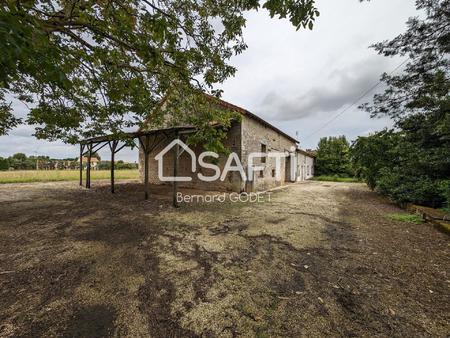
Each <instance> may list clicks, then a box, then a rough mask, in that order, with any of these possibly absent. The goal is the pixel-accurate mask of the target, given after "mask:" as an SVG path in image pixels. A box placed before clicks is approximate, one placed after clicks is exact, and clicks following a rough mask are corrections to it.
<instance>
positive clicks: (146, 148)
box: [143, 135, 149, 200]
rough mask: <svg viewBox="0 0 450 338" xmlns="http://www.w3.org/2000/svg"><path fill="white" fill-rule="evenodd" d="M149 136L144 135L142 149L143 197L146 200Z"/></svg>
mask: <svg viewBox="0 0 450 338" xmlns="http://www.w3.org/2000/svg"><path fill="white" fill-rule="evenodd" d="M148 148H149V136H148V135H145V146H143V149H144V185H145V199H146V200H148V158H149V156H148V155H149V149H148Z"/></svg>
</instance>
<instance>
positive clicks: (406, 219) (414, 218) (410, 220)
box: [386, 214, 423, 224]
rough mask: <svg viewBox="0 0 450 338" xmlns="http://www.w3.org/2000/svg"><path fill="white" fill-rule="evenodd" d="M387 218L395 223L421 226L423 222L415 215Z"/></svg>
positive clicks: (389, 216) (390, 216)
mask: <svg viewBox="0 0 450 338" xmlns="http://www.w3.org/2000/svg"><path fill="white" fill-rule="evenodd" d="M386 217H387V218H389V219H392V220H394V221H400V222H407V223H415V224H420V223H422V222H423V221H422V218H421V217H420V216H417V215H413V214H389V215H387V216H386Z"/></svg>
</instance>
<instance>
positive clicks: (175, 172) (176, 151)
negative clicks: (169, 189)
mask: <svg viewBox="0 0 450 338" xmlns="http://www.w3.org/2000/svg"><path fill="white" fill-rule="evenodd" d="M176 138H177V139H179V138H180V135H179V134H178V132H177V133H176ZM179 154H180V145H179V144H178V143H177V144H175V148H174V153H173V177H174V178H176V177H177V176H178V164H179ZM177 192H178V182H177V181H176V179H174V181H173V206H174V207H175V208H178V207H179V205H178V201H177Z"/></svg>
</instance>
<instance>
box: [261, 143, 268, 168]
mask: <svg viewBox="0 0 450 338" xmlns="http://www.w3.org/2000/svg"><path fill="white" fill-rule="evenodd" d="M261 153H263V154H265V153H267V146H266V145H265V144H263V143H261ZM261 163H266V157H261Z"/></svg>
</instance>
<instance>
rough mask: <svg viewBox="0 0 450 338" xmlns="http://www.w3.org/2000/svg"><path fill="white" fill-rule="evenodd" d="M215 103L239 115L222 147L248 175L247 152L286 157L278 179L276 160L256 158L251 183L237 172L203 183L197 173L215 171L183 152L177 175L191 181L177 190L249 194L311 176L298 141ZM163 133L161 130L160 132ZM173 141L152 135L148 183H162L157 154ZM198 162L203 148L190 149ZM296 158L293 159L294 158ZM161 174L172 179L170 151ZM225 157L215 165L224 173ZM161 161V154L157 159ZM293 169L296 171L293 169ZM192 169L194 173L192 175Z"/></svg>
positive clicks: (245, 113) (309, 159)
mask: <svg viewBox="0 0 450 338" xmlns="http://www.w3.org/2000/svg"><path fill="white" fill-rule="evenodd" d="M211 99H212V100H214V103H215V104H217V105H219V106H220V107H221V108H223V109H227V110H231V111H235V112H238V113H240V114H241V116H242V118H241V120H240V121H234V122H233V123H232V126H231V128H230V129H229V130H228V131H227V137H226V138H225V140H224V141H223V143H224V145H225V146H226V147H227V148H228V149H229V150H230V151H231V152H234V153H236V154H237V156H238V157H239V159H240V161H241V163H242V166H243V168H244V170H245V172H247V168H248V165H249V163H248V155H249V154H250V153H269V152H283V153H285V154H289V155H290V156H287V157H285V158H282V159H281V180H276V179H275V168H276V159H275V158H272V157H263V158H256V159H255V160H254V163H253V165H254V166H261V167H263V170H260V171H258V172H255V174H254V177H253V179H252V180H248V179H247V180H245V181H244V180H243V179H242V176H241V174H240V173H239V172H236V171H234V172H229V173H228V174H227V176H226V177H225V178H224V180H223V181H222V180H215V181H212V182H204V181H202V180H200V179H199V178H198V174H199V173H200V174H202V175H204V176H212V175H214V170H212V169H209V168H204V167H199V166H197V167H196V168H193V166H192V156H191V155H190V154H189V152H188V151H183V152H182V153H181V155H180V156H179V157H178V165H177V170H178V174H177V176H180V177H190V178H191V179H192V180H191V181H190V182H179V183H178V185H179V186H180V187H187V188H196V189H203V190H210V191H230V192H244V191H245V192H252V191H264V190H267V189H271V188H274V187H277V186H281V185H285V184H287V183H289V182H294V181H303V180H306V179H309V178H311V177H312V176H313V175H314V155H312V154H311V153H309V152H306V151H304V150H301V149H299V148H298V141H297V140H296V139H294V138H293V137H291V136H289V135H288V134H286V133H285V132H283V131H282V130H280V129H278V128H277V127H275V126H273V125H272V124H270V123H268V122H267V121H265V120H263V119H262V118H260V117H258V116H257V115H255V114H253V113H251V112H249V111H248V110H246V109H243V108H241V107H238V106H235V105H233V104H231V103H228V102H226V101H223V100H220V99H217V98H213V97H211ZM161 131H164V129H161ZM179 137H180V139H181V140H182V141H185V139H186V138H187V134H180V136H179ZM172 141H173V139H171V138H168V137H165V136H164V133H163V132H159V130H158V132H157V133H155V134H154V139H153V140H152V142H153V144H155V145H156V146H155V147H154V148H153V149H152V150H151V151H150V152H149V154H148V166H147V168H148V179H149V183H150V184H163V183H165V182H161V181H160V179H159V177H158V158H156V157H157V155H158V154H159V153H160V152H161V151H162V150H164V149H165V148H167V146H168V145H169V144H170V143H171V142H172ZM142 148H143V147H142V145H141V147H140V151H139V168H140V173H141V178H142V179H143V178H144V176H145V173H144V161H145V160H144V158H145V156H144V154H145V152H144V151H143V149H142ZM191 149H192V150H193V152H194V153H195V155H196V158H197V159H198V157H199V155H200V153H202V152H203V151H204V149H203V147H202V146H194V147H191ZM293 158H295V159H293ZM162 159H163V161H162V162H163V163H162V171H163V173H164V176H173V172H174V165H175V161H176V160H175V157H174V156H173V155H172V152H168V153H167V154H165V155H164V156H163V157H162ZM227 159H228V156H222V155H221V156H220V157H219V159H218V161H217V163H216V165H217V166H218V167H219V168H220V169H221V172H222V171H223V168H224V166H225V163H226V160H227ZM159 160H161V155H160V157H159ZM292 166H294V167H295V168H292ZM193 169H195V171H194V172H193Z"/></svg>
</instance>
